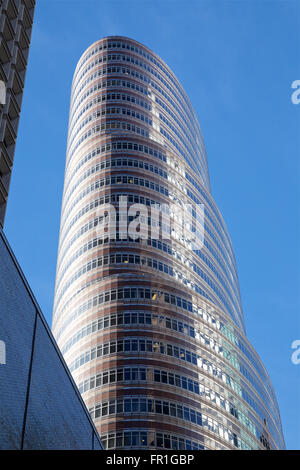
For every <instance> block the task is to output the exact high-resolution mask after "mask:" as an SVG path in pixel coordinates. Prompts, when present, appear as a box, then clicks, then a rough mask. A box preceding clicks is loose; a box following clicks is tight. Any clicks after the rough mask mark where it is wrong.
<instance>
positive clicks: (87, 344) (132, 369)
mask: <svg viewBox="0 0 300 470" xmlns="http://www.w3.org/2000/svg"><path fill="white" fill-rule="evenodd" d="M124 200H125V201H126V204H127V208H126V204H124ZM134 204H140V206H135V207H136V208H137V207H139V208H140V209H139V210H138V209H137V210H136V211H135V212H134V211H132V212H130V209H129V208H130V207H132V206H133V205H134ZM185 207H188V208H189V210H188V214H189V218H187V221H188V222H187V223H186V222H185V220H184V222H183V218H184V216H182V215H180V210H181V209H183V208H185ZM153 208H156V209H157V212H155V210H153V213H152V212H151V210H152V209H153ZM198 208H202V211H203V212H202V217H200V218H199V217H198V216H197V210H198ZM127 209H128V213H127ZM144 209H145V210H146V212H144ZM147 211H148V212H147ZM134 214H135V215H134ZM145 214H146V215H145ZM182 214H183V213H182ZM136 216H139V217H140V219H139V220H140V222H141V223H140V225H139V230H140V235H139V236H137V237H134V236H131V234H130V233H129V231H128V230H127V229H126V227H127V225H128V223H129V224H131V223H134V221H135V219H136ZM199 220H200V230H198V229H199V226H198V221H199ZM201 220H202V222H201ZM183 225H184V226H185V228H187V230H183ZM145 227H146V228H145ZM197 227H198V228H197ZM127 228H128V227H127ZM153 228H154V229H157V230H158V231H159V233H160V236H159V237H156V236H153V232H152V229H153ZM201 228H202V231H201ZM136 231H138V229H137V230H136ZM154 231H155V230H154ZM191 240H194V242H195V241H196V244H195V245H192V241H191ZM52 327H53V332H54V335H55V337H56V340H57V342H58V344H59V347H60V348H61V351H62V353H63V355H64V357H65V359H66V362H67V364H68V366H69V368H70V370H71V372H72V374H73V377H74V379H75V382H76V384H77V386H78V388H79V390H80V392H81V393H82V396H83V398H84V401H85V403H86V405H87V407H88V409H89V411H90V414H91V416H92V418H93V419H94V422H95V425H96V427H97V429H98V431H99V433H100V435H101V438H102V441H103V444H104V446H105V447H106V448H108V449H112V448H125V449H129V448H144V449H146V448H150V449H160V448H164V449H170V448H171V449H233V450H234V449H283V448H284V447H285V444H284V438H283V434H282V427H281V420H280V414H279V410H278V406H277V402H276V397H275V394H274V391H273V387H272V384H271V381H270V379H269V377H268V374H267V372H266V370H265V368H264V366H263V364H262V362H261V360H260V358H259V357H258V355H257V353H256V352H255V351H254V349H253V348H252V346H251V344H250V343H249V341H248V340H247V337H246V333H245V326H244V317H243V311H242V305H241V298H240V291H239V283H238V276H237V270H236V263H235V258H234V253H233V248H232V244H231V241H230V237H229V234H228V231H227V228H226V225H225V223H224V221H223V218H222V216H221V214H220V212H219V210H218V207H217V206H216V204H215V202H214V200H213V197H212V195H211V191H210V183H209V173H208V167H207V160H206V154H205V148H204V143H203V139H202V135H201V131H200V126H199V123H198V120H197V118H196V115H195V112H194V110H193V108H192V105H191V103H190V101H189V99H188V97H187V95H186V93H185V91H184V90H183V88H182V86H181V85H180V83H179V81H178V80H177V79H176V77H175V75H174V74H173V73H172V71H171V70H170V69H169V67H168V66H167V65H166V64H165V63H164V62H163V61H162V60H161V59H160V58H159V57H158V56H157V55H156V54H154V53H153V52H152V51H151V50H149V49H148V48H147V47H145V46H143V45H141V44H140V43H138V42H136V41H134V40H131V39H128V38H124V37H108V38H104V39H102V40H100V41H97V42H96V43H94V44H92V45H91V46H90V47H89V48H88V49H87V50H86V51H85V52H84V54H83V55H82V57H81V58H80V60H79V62H78V64H77V67H76V70H75V74H74V78H73V83H72V91H71V104H70V116H69V134H68V145H67V157H66V171H65V184H64V193H63V201H62V212H61V228H60V241H59V250H58V262H57V274H56V290H55V300H54V310H53V325H52Z"/></svg>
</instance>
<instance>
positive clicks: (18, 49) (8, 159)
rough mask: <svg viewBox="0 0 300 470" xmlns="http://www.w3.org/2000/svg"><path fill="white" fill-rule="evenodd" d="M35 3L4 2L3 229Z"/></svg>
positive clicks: (0, 68) (0, 36)
mask: <svg viewBox="0 0 300 470" xmlns="http://www.w3.org/2000/svg"><path fill="white" fill-rule="evenodd" d="M34 7H35V0H2V1H1V2H0V226H2V227H3V223H4V216H5V210H6V203H7V196H8V191H9V183H10V177H11V171H12V166H13V161H14V153H15V145H16V139H17V132H18V125H19V116H20V111H21V105H22V97H23V89H24V81H25V74H26V67H27V61H28V55H29V46H30V38H31V29H32V22H33V15H34Z"/></svg>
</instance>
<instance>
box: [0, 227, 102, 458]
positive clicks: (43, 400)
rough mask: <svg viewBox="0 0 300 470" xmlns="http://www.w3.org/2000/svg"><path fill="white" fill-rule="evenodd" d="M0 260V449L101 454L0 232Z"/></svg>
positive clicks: (96, 437)
mask: <svg viewBox="0 0 300 470" xmlns="http://www.w3.org/2000/svg"><path fill="white" fill-rule="evenodd" d="M0 259H1V263H0V394H1V400H0V417H1V420H0V449H1V450H23V449H24V450H29V449H31V450H54V449H60V450H66V449H69V450H102V449H103V447H102V444H101V441H100V438H99V435H98V433H97V430H96V428H95V426H94V424H93V421H92V419H91V417H90V415H89V412H88V410H87V409H86V406H85V404H84V402H83V400H82V397H81V396H80V393H79V391H78V389H77V387H76V385H75V383H74V380H73V378H72V376H71V374H70V372H69V370H68V367H67V366H66V363H65V361H64V359H63V357H62V354H61V352H60V351H59V348H58V347H57V344H56V343H55V340H54V338H53V335H52V333H51V331H50V328H49V326H48V325H47V322H46V320H45V318H44V316H43V314H42V312H41V310H40V308H39V306H38V304H37V302H36V300H35V298H34V295H33V293H32V291H31V289H30V287H29V285H28V283H27V281H26V279H25V277H24V274H23V272H22V271H21V268H20V266H19V264H18V262H17V260H16V258H15V256H14V254H13V252H12V250H11V248H10V246H9V244H8V241H7V239H6V237H5V235H4V233H3V231H2V229H1V227H0Z"/></svg>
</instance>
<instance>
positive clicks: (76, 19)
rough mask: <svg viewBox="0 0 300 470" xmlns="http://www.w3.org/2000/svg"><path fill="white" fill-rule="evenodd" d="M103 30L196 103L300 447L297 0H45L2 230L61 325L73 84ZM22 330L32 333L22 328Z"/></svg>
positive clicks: (246, 292)
mask: <svg viewBox="0 0 300 470" xmlns="http://www.w3.org/2000/svg"><path fill="white" fill-rule="evenodd" d="M107 35H124V36H128V37H131V38H134V39H136V40H137V41H140V42H142V43H143V44H145V45H147V46H148V47H150V48H151V49H152V50H153V51H154V52H156V53H157V54H159V55H160V56H161V57H162V59H163V60H165V61H166V63H167V64H168V65H169V66H170V67H171V69H172V70H173V71H174V73H175V74H176V75H177V77H178V79H179V80H180V82H181V83H182V85H183V87H184V88H185V90H186V92H187V94H188V95H189V97H190V99H191V102H192V104H193V106H194V108H195V111H196V114H197V116H198V119H199V122H200V125H201V128H202V132H203V136H204V140H205V143H206V149H207V155H208V164H209V170H210V178H211V184H212V193H213V196H214V198H215V200H216V202H217V204H218V206H219V208H220V210H221V212H222V215H223V217H224V219H225V221H226V223H227V226H228V229H229V232H230V234H231V238H232V242H233V246H234V249H235V254H236V258H237V266H238V273H239V279H240V286H241V295H242V300H243V308H244V314H245V321H246V329H247V334H248V337H249V339H250V341H251V342H252V344H253V346H254V347H255V348H256V350H257V351H258V353H259V354H260V356H261V358H262V360H263V362H264V364H265V366H266V368H267V370H268V372H269V374H270V377H271V379H272V382H273V384H274V388H275V391H276V393H277V397H278V402H279V406H280V411H281V415H282V421H283V427H284V434H285V438H286V443H287V447H288V448H296V449H299V448H300V424H299V423H300V407H299V401H300V364H299V365H298V366H297V365H293V364H292V362H291V354H292V349H291V343H292V341H294V340H295V339H300V320H299V315H300V313H299V312H300V305H299V304H300V302H299V297H300V294H299V292H300V288H299V287H300V276H299V274H300V272H299V271H300V269H299V266H300V250H299V220H300V217H299V202H300V198H299V176H300V171H299V154H300V136H299V130H300V104H299V105H294V104H292V102H291V94H292V89H291V83H292V82H293V81H294V80H297V79H299V80H300V54H299V52H300V2H299V1H288V0H282V1H272V0H257V1H256V0H249V1H246V0H245V1H243V0H235V1H234V0H232V1H229V0H220V1H214V0H209V1H201V0H198V1H191V0H184V1H176V0H160V1H154V0H152V1H145V0H139V1H136V0H131V1H130V0H123V1H120V0H119V1H104V0H77V1H76V0H69V1H67V0H66V1H64V0H38V2H37V7H36V14H35V23H34V28H33V35H32V45H31V50H30V58H29V59H30V60H29V66H28V71H27V77H26V85H25V93H24V100H23V108H22V114H21V122H20V127H19V135H18V141H17V148H16V155H15V161H14V169H13V176H12V183H11V188H10V195H9V203H8V210H7V216H6V222H5V232H6V235H7V237H8V239H9V241H10V243H11V246H12V248H13V250H14V252H15V254H16V256H17V258H18V260H19V262H20V264H21V266H22V268H23V270H24V273H25V275H26V277H27V279H28V281H29V283H30V285H31V287H32V289H33V291H34V293H35V295H36V297H37V300H38V302H39V304H40V306H41V308H42V310H43V312H44V314H45V316H46V318H47V320H48V321H49V322H50V323H51V312H52V302H53V291H54V281H55V269H56V255H57V244H58V233H59V219H60V206H61V198H62V189H63V179H64V165H65V149H66V137H67V126H68V109H69V96H70V87H71V80H72V75H73V72H74V69H75V66H76V63H77V61H78V59H79V57H80V56H81V54H82V53H83V52H84V50H85V49H86V48H87V47H88V46H89V45H90V44H91V43H93V42H94V41H96V40H98V39H100V38H101V37H103V36H107ZM20 327H22V326H21V325H20Z"/></svg>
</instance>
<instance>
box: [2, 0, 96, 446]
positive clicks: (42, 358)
mask: <svg viewBox="0 0 300 470" xmlns="http://www.w3.org/2000/svg"><path fill="white" fill-rule="evenodd" d="M34 5H35V2H34V1H31V0H2V1H0V397H1V399H0V449H1V450H22V449H35V450H36V449H40V450H45V449H47V450H50V449H51V450H53V449H61V450H65V449H86V450H97V449H98V450H101V449H102V448H103V447H102V444H101V441H100V438H99V435H98V433H97V431H96V428H95V426H94V424H93V421H92V419H91V417H90V415H89V413H88V410H87V409H86V406H85V404H84V402H83V400H82V398H81V395H80V393H79V391H78V389H77V387H76V385H75V383H74V380H73V378H72V376H71V374H70V372H69V370H68V367H67V366H66V363H65V361H64V359H63V357H62V355H61V353H60V351H59V349H58V347H57V344H56V343H55V340H54V338H53V335H52V333H51V331H50V328H49V327H48V325H47V322H46V320H45V318H44V316H43V314H42V312H41V310H40V308H39V306H38V304H37V302H36V300H35V298H34V295H33V293H32V291H31V289H30V287H29V285H28V283H27V281H26V279H25V277H24V274H23V273H22V271H21V268H20V266H19V265H18V263H17V261H16V258H15V256H14V254H13V252H12V250H11V248H10V246H9V243H8V241H7V239H6V237H5V235H4V233H3V230H2V225H3V221H4V215H5V208H6V200H7V195H8V188H9V181H10V175H11V169H12V164H13V158H14V150H15V143H16V137H17V129H18V121H19V115H20V110H21V102H22V93H23V86H24V79H25V71H26V64H27V60H28V52H29V42H30V35H31V26H32V20H33V10H34Z"/></svg>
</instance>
